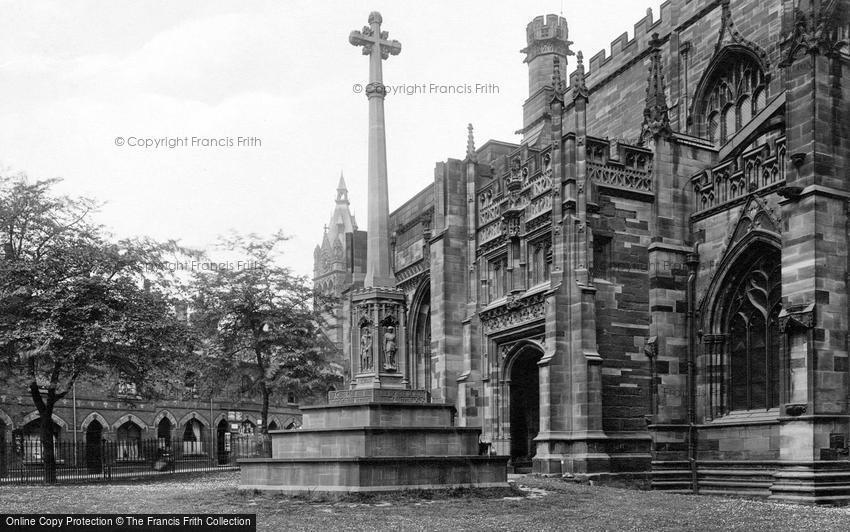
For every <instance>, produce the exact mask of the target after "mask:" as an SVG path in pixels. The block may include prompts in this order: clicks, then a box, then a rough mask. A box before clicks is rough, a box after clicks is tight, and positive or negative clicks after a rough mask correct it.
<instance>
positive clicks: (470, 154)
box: [466, 124, 478, 162]
mask: <svg viewBox="0 0 850 532" xmlns="http://www.w3.org/2000/svg"><path fill="white" fill-rule="evenodd" d="M466 130H467V134H466V158H467V159H468V160H470V161H472V162H475V161H476V160H477V158H478V156H477V154H476V153H475V137H474V136H473V134H472V124H469V125H468V126H466Z"/></svg>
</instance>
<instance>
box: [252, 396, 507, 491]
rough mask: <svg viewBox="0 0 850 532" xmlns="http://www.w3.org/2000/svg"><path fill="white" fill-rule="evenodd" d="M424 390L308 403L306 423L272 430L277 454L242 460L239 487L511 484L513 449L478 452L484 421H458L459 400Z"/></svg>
mask: <svg viewBox="0 0 850 532" xmlns="http://www.w3.org/2000/svg"><path fill="white" fill-rule="evenodd" d="M387 394H390V395H389V397H395V398H396V399H397V401H390V400H388V396H387ZM392 394H395V395H392ZM424 394H425V392H416V391H411V390H381V389H376V390H372V391H369V392H368V393H367V391H366V390H356V393H350V392H349V393H343V394H339V393H337V395H334V394H332V395H331V401H335V404H331V405H328V406H320V407H306V408H304V409H303V410H304V416H303V425H302V427H301V428H300V429H297V430H288V431H283V430H279V431H270V432H269V434H270V435H271V439H272V458H255V459H246V460H240V461H239V465H240V468H241V478H240V483H239V488H240V489H243V490H263V491H273V492H280V493H288V494H293V495H294V494H304V493H311V494H315V493H322V492H327V493H335V494H339V493H345V492H351V493H360V492H383V491H401V490H420V489H421V490H435V489H448V488H459V487H465V488H502V487H508V484H507V462H508V457H507V456H481V455H479V454H478V453H479V445H478V440H479V436H480V433H481V431H480V429H477V428H467V427H454V426H452V420H453V410H454V407H453V406H451V405H445V404H430V403H426V402H424V401H425V400H427V396H425V395H424ZM400 401H409V402H400ZM418 401H422V402H418Z"/></svg>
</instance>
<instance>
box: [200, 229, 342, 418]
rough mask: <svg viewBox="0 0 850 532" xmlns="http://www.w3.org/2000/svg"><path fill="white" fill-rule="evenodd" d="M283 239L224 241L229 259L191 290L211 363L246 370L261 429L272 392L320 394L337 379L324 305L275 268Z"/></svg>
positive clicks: (283, 270)
mask: <svg viewBox="0 0 850 532" xmlns="http://www.w3.org/2000/svg"><path fill="white" fill-rule="evenodd" d="M285 240H286V237H285V236H284V235H283V234H281V233H277V234H275V235H273V236H272V237H270V238H266V239H263V238H260V237H259V236H257V235H248V236H242V235H238V234H234V235H232V236H230V237H228V238H224V239H222V241H221V245H220V247H221V248H222V249H223V251H224V252H225V253H226V255H227V256H228V257H230V258H233V260H230V261H227V262H224V263H222V264H221V265H220V267H218V268H215V269H207V270H201V271H197V272H196V274H195V278H194V282H193V286H192V293H193V298H194V299H193V303H192V309H193V314H192V320H191V321H192V323H193V325H194V326H195V327H196V328H197V330H198V334H199V336H201V337H202V338H204V341H205V346H206V348H207V351H208V353H209V354H210V358H211V360H212V361H216V362H217V363H221V362H222V361H226V362H227V364H228V365H229V366H230V367H232V368H234V369H238V368H248V371H249V373H250V375H251V387H252V388H254V389H256V390H257V391H259V393H260V394H261V396H262V400H263V406H262V430H263V431H267V427H268V407H269V401H270V398H271V397H272V396H273V395H274V394H281V395H282V394H289V393H292V394H295V395H296V396H299V397H305V396H310V395H317V394H320V393H324V392H326V391H327V390H328V389H329V387H330V386H334V385H338V384H339V382H340V381H341V376H340V372H339V371H337V370H336V369H334V368H333V367H332V366H331V365H329V364H328V363H327V362H326V361H325V359H324V357H323V351H324V349H323V347H325V346H324V345H323V344H324V342H326V340H325V337H324V335H323V334H321V331H320V321H321V312H320V311H321V310H322V308H323V306H324V305H325V304H327V303H328V302H326V301H324V300H322V299H315V298H314V294H313V290H312V288H311V286H310V285H309V284H308V282H307V280H306V279H305V278H303V277H299V276H296V275H294V274H293V273H292V272H291V271H290V270H289V269H288V268H286V267H284V266H281V265H279V258H280V244H281V243H282V242H284V241H285ZM282 397H285V395H282Z"/></svg>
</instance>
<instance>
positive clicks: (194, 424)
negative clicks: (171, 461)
mask: <svg viewBox="0 0 850 532" xmlns="http://www.w3.org/2000/svg"><path fill="white" fill-rule="evenodd" d="M203 434H204V426H203V425H202V424H201V422H200V421H198V420H197V419H190V420H188V421H187V422H186V425H184V426H183V455H184V456H189V455H200V454H204V442H203Z"/></svg>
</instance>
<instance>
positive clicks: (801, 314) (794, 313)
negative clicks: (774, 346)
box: [779, 303, 815, 333]
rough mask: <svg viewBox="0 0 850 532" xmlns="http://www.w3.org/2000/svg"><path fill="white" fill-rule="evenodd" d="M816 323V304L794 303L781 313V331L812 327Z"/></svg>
mask: <svg viewBox="0 0 850 532" xmlns="http://www.w3.org/2000/svg"><path fill="white" fill-rule="evenodd" d="M814 325H815V304H814V303H809V304H807V305H806V304H804V305H793V306H790V307H788V308H784V309H782V312H780V313H779V332H782V333H784V332H791V331H792V330H793V329H804V330H805V329H811V328H812V327H814Z"/></svg>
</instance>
